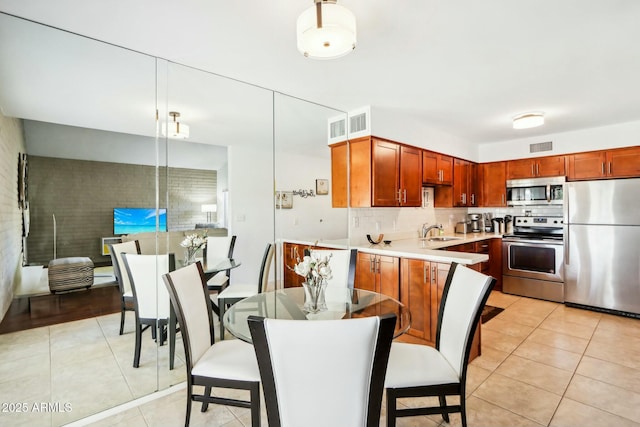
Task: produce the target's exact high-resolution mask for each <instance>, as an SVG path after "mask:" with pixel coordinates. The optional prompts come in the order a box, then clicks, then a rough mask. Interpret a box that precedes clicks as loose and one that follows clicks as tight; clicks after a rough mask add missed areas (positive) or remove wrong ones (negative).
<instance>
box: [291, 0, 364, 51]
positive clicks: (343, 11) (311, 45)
mask: <svg viewBox="0 0 640 427" xmlns="http://www.w3.org/2000/svg"><path fill="white" fill-rule="evenodd" d="M314 3H315V5H314V6H313V7H311V8H309V9H307V10H305V11H304V12H302V13H301V14H300V16H299V17H298V22H297V24H296V34H297V36H298V50H299V51H300V53H302V54H303V55H304V56H306V57H307V58H313V59H333V58H339V57H341V56H344V55H346V54H347V53H349V52H351V51H352V50H353V49H355V48H356V18H355V16H354V15H353V13H351V11H350V10H349V9H347V8H346V7H343V6H340V5H338V4H336V0H314Z"/></svg>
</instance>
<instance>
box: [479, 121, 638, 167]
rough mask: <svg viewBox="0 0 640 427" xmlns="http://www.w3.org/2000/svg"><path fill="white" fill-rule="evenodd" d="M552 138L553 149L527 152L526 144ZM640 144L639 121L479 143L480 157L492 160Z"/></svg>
mask: <svg viewBox="0 0 640 427" xmlns="http://www.w3.org/2000/svg"><path fill="white" fill-rule="evenodd" d="M546 141H552V142H553V151H546V152H542V153H529V144H534V143H538V142H546ZM632 145H640V121H635V122H629V123H622V124H618V125H612V126H603V127H597V128H590V129H582V130H577V131H573V132H564V133H556V134H549V135H545V136H538V137H531V138H522V139H515V140H509V141H502V142H495V143H487V144H482V145H480V151H479V161H480V162H493V161H499V160H512V159H521V158H527V157H540V156H550V155H555V154H567V153H575V152H580V151H593V150H601V149H606V148H618V147H628V146H632Z"/></svg>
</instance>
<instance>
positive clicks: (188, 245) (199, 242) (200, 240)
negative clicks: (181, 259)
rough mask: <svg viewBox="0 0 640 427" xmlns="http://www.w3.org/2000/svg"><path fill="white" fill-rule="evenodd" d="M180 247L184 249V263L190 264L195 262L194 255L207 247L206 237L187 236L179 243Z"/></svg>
mask: <svg viewBox="0 0 640 427" xmlns="http://www.w3.org/2000/svg"><path fill="white" fill-rule="evenodd" d="M180 246H182V247H183V248H185V262H186V263H187V264H192V263H194V262H195V260H196V253H197V252H198V251H199V250H200V249H201V248H204V247H205V246H207V236H206V235H204V236H200V235H198V234H188V235H187V236H185V238H184V240H183V241H182V242H180Z"/></svg>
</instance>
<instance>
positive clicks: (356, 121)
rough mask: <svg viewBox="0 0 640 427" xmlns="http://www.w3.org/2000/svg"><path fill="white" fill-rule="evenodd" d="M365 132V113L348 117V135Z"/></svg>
mask: <svg viewBox="0 0 640 427" xmlns="http://www.w3.org/2000/svg"><path fill="white" fill-rule="evenodd" d="M363 130H367V113H366V112H364V113H361V114H358V115H355V116H351V117H349V133H356V132H361V131H363Z"/></svg>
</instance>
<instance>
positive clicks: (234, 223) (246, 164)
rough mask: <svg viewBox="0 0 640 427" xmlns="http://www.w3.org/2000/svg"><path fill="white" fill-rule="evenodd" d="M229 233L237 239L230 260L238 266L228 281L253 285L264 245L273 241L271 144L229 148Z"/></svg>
mask: <svg viewBox="0 0 640 427" xmlns="http://www.w3.org/2000/svg"><path fill="white" fill-rule="evenodd" d="M229 188H230V189H232V190H231V191H229V231H230V233H232V234H234V235H236V236H237V240H236V246H235V250H234V258H237V259H238V260H239V261H240V262H242V265H241V266H240V267H238V268H236V269H235V270H233V271H232V273H231V281H232V282H237V283H256V280H257V279H258V274H259V272H260V262H261V260H262V255H263V253H264V249H265V247H266V245H267V243H268V242H273V241H274V237H275V235H274V217H273V211H274V198H273V194H274V193H273V145H272V144H271V142H270V141H264V143H258V142H256V143H254V144H253V145H252V146H251V147H249V146H247V145H238V146H235V145H234V146H232V147H229Z"/></svg>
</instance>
